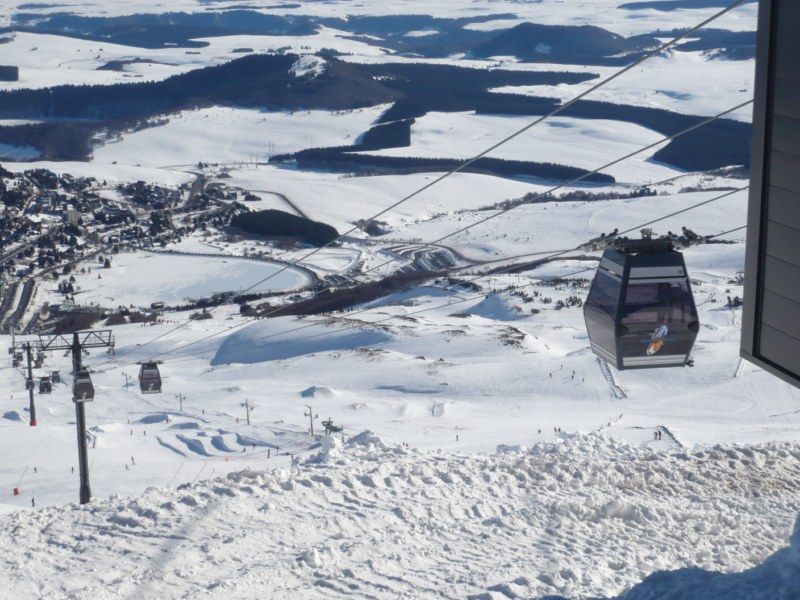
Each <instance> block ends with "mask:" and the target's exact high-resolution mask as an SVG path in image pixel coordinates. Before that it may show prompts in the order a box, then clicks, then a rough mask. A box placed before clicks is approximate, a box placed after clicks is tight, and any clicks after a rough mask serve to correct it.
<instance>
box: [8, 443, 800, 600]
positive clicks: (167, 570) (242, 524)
mask: <svg viewBox="0 0 800 600" xmlns="http://www.w3.org/2000/svg"><path fill="white" fill-rule="evenodd" d="M798 510H800V447H798V446H797V445H794V444H765V445H760V446H716V447H713V448H709V449H706V450H700V451H696V452H653V451H651V450H648V449H640V448H636V447H633V446H630V445H627V444H626V443H624V442H620V441H617V440H614V439H612V438H608V437H604V436H601V435H596V434H594V435H585V434H574V435H567V434H564V435H561V436H559V437H558V438H556V439H555V440H554V441H552V442H547V443H539V444H535V445H534V446H533V447H531V448H529V449H528V448H524V447H517V448H503V449H501V452H499V453H497V454H494V455H471V456H459V455H454V454H445V453H441V452H422V451H418V450H410V449H408V448H405V447H402V446H400V447H398V446H395V447H388V446H386V445H385V444H383V443H382V442H381V440H380V439H379V438H378V437H377V436H375V435H374V434H370V433H368V432H364V433H361V434H359V435H356V436H353V437H351V438H350V439H349V440H348V441H347V442H346V444H345V445H344V446H343V445H342V444H341V442H340V441H339V440H338V439H332V438H328V437H323V438H322V439H321V444H320V450H319V452H318V453H317V454H315V455H312V456H311V457H310V459H308V460H307V461H306V462H305V463H303V464H297V463H295V464H294V465H292V466H291V467H289V468H281V469H274V470H266V471H264V470H256V469H245V470H242V471H239V472H234V473H231V474H229V475H228V476H227V477H226V478H222V479H212V480H209V481H204V482H200V483H196V484H187V485H183V486H181V487H179V488H178V489H177V490H174V489H150V490H148V491H147V492H145V493H144V494H143V495H142V496H141V497H139V498H136V499H120V498H118V497H117V498H113V499H110V500H107V501H101V502H97V503H96V504H94V505H92V506H90V507H86V508H81V507H79V506H77V505H70V506H64V507H54V508H47V509H43V510H40V511H33V512H22V511H20V512H16V513H13V514H9V515H6V516H3V517H1V518H0V552H1V553H2V556H3V558H4V560H3V563H2V564H0V577H2V580H3V581H4V589H5V592H6V593H7V594H8V597H30V596H39V597H76V598H77V597H92V598H130V597H142V598H150V597H158V598H185V597H198V596H202V597H205V598H225V599H229V598H254V597H270V598H297V597H303V598H345V597H346V598H351V597H370V598H398V597H407V598H433V597H437V598H467V597H469V598H487V599H492V598H496V599H500V598H540V597H543V596H546V595H557V596H559V597H561V596H563V597H569V598H588V597H598V596H602V597H605V596H615V595H617V594H620V593H622V592H624V591H625V590H626V589H629V588H631V587H633V588H634V590H633V593H634V597H636V598H640V597H641V598H644V597H654V596H652V595H649V594H648V593H647V589H648V588H647V586H648V585H649V582H651V581H655V582H657V583H658V582H664V581H667V582H671V583H670V587H672V588H674V589H676V591H677V590H681V589H683V588H681V584H682V583H683V584H684V585H685V584H686V582H694V586H692V587H691V588H689V590H686V589H684V591H688V593H689V595H688V596H686V595H680V594H678V593H675V594H673V595H671V596H669V592H668V591H667V596H669V597H691V598H699V597H702V596H701V595H698V590H701V591H702V593H704V594H706V596H705V597H707V598H712V597H725V595H724V592H725V591H728V592H730V591H732V590H733V591H735V592H736V593H737V594H738V595H739V597H743V596H742V595H741V594H743V593H745V595H746V596H747V597H748V598H765V599H766V598H786V599H788V598H796V597H797V595H796V594H797V593H798V592H800V553H799V552H798V543H800V539H798V536H799V535H800V532H798V533H797V534H795V535H794V537H793V538H791V539H790V536H791V535H792V529H793V526H794V523H795V520H796V519H797V515H798ZM790 544H791V546H790ZM787 546H790V547H788V548H787ZM30 556H36V557H37V558H38V560H36V561H31V560H30ZM687 567H692V568H691V569H687ZM741 571H744V572H743V573H739V572H741ZM654 573H655V574H656V575H653V574H654ZM648 576H652V577H651V579H650V580H646V581H645V582H644V583H640V582H641V581H642V580H643V579H645V578H646V577H648ZM699 581H702V582H703V583H702V587H701V588H698V587H697V586H698V585H700V583H699ZM664 589H665V588H663V587H661V588H658V587H656V588H653V589H651V590H650V592H651V594H652V592H653V591H655V590H662V591H663V590H664ZM718 593H719V594H722V595H717V594H718ZM658 597H665V596H663V595H659V596H658Z"/></svg>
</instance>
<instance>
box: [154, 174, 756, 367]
mask: <svg viewBox="0 0 800 600" xmlns="http://www.w3.org/2000/svg"><path fill="white" fill-rule="evenodd" d="M747 188H748V186H744V187H741V188H738V189H736V190H731V191H728V192H725V193H724V194H720V195H717V196H715V197H713V198H710V199H708V200H704V201H702V202H698V203H696V204H693V205H691V206H688V207H685V208H682V209H679V210H676V211H672V212H670V213H668V214H665V215H662V216H660V217H657V218H655V219H651V220H649V221H647V222H645V223H640V224H638V225H635V226H633V227H630V228H628V229H625V230H623V231H620V232H618V233H616V234H614V235H613V236H610V237H609V238H607V239H608V241H610V240H613V239H616V238H618V237H621V236H623V235H626V234H628V233H631V232H634V231H637V230H639V229H642V228H644V227H647V226H648V225H653V224H654V223H658V222H660V221H665V220H667V219H670V218H672V217H675V216H677V215H680V214H683V213H686V212H689V211H691V210H694V209H696V208H700V207H703V206H706V205H708V204H711V203H712V202H716V201H719V200H722V199H724V198H727V197H729V196H731V195H733V194H735V193H738V192H741V191H744V190H746V189H747ZM745 227H746V226H745ZM745 227H738V228H736V229H732V230H729V231H724V232H722V233H717V234H714V235H710V236H706V237H705V239H714V238H717V237H721V236H723V235H727V234H729V233H733V232H736V231H739V230H741V229H744V228H745ZM582 247H583V244H581V245H579V246H576V247H575V248H572V249H570V250H563V251H559V252H555V253H553V254H551V255H549V256H545V257H543V258H542V259H540V260H542V261H550V260H552V259H554V258H558V257H560V256H563V255H565V254H569V253H570V252H575V251H579V250H581V249H582ZM514 268H516V265H510V266H509V267H506V268H505V269H501V270H499V271H495V272H493V273H484V274H479V275H476V276H474V277H472V278H471V279H467V280H465V283H471V282H473V281H477V280H478V279H484V278H487V277H492V276H497V275H503V274H506V273H508V271H510V270H512V269H514ZM591 270H594V267H588V268H586V269H581V270H579V271H575V272H574V273H567V274H566V275H563V277H571V276H574V275H577V274H580V273H584V272H586V271H591ZM528 285H533V284H527V285H525V286H522V287H527V286H528ZM517 289H519V288H517ZM488 295H489V294H482V295H478V296H475V297H473V298H467V299H463V300H457V301H454V302H452V303H447V304H444V305H440V307H442V308H445V307H447V306H450V305H452V304H459V303H461V302H466V301H469V300H471V299H475V298H485V297H487V296H488ZM433 308H436V307H432V308H430V309H426V310H433ZM370 310H372V308H363V309H361V310H358V311H355V312H354V313H351V315H350V317H352V316H355V315H358V314H361V313H365V312H368V311H370ZM413 314H416V313H413V312H412V313H407V314H406V315H395V316H392V317H390V318H391V319H393V318H398V317H400V316H409V315H413ZM387 320H388V319H387ZM381 322H383V321H375V322H374V323H381ZM319 325H320V323H319V322H314V323H308V324H305V325H301V326H299V327H295V328H292V329H288V330H286V331H278V332H275V333H271V334H269V335H266V336H260V337H255V338H252V340H250V341H254V342H255V341H262V340H266V339H270V338H274V337H278V336H282V335H288V334H290V333H294V332H295V331H300V330H302V329H308V328H310V327H316V326H319ZM345 329H349V327H348V328H345ZM340 330H341V329H337V330H335V331H327V332H322V333H320V334H315V335H313V336H308V337H304V338H299V339H297V340H292V341H293V342H297V341H303V340H306V339H311V338H314V337H319V336H321V335H330V334H333V333H336V331H340ZM227 331H230V329H229V330H227ZM219 333H221V332H218V333H217V334H215V335H218V334H219ZM208 337H211V336H208ZM215 352H216V350H213V351H208V352H201V353H199V354H194V355H192V354H182V355H179V356H177V357H175V358H174V359H167V360H166V361H165V362H183V361H184V360H188V359H190V358H192V357H200V356H204V355H206V354H209V353H215Z"/></svg>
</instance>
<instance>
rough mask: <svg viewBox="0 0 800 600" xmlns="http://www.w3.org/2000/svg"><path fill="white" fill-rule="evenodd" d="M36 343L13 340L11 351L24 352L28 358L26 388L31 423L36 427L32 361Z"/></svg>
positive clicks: (14, 352) (13, 352)
mask: <svg viewBox="0 0 800 600" xmlns="http://www.w3.org/2000/svg"><path fill="white" fill-rule="evenodd" d="M33 348H34V344H33V343H32V342H18V341H14V342H12V346H11V353H12V354H16V353H18V352H20V353H21V352H24V353H25V358H26V359H27V363H28V377H27V379H26V380H25V389H26V390H28V411H29V412H30V425H31V427H36V404H35V403H34V401H33V388H34V385H33V368H32V366H31V362H32V361H33V358H32V354H33Z"/></svg>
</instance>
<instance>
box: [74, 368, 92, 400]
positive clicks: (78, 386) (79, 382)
mask: <svg viewBox="0 0 800 600" xmlns="http://www.w3.org/2000/svg"><path fill="white" fill-rule="evenodd" d="M72 395H73V396H74V399H75V402H91V401H92V400H94V385H92V378H91V377H90V376H89V371H87V370H86V369H81V370H80V371H78V372H77V373H75V382H74V383H73V385H72Z"/></svg>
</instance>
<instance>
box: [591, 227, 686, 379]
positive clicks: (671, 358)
mask: <svg viewBox="0 0 800 600" xmlns="http://www.w3.org/2000/svg"><path fill="white" fill-rule="evenodd" d="M583 315H584V318H585V320H586V329H587V331H588V333H589V341H590V343H591V347H592V351H593V352H594V353H595V354H596V355H597V356H599V357H600V358H602V359H603V360H605V361H606V362H608V363H609V364H611V365H613V366H614V367H616V368H617V369H620V370H622V369H646V368H653V367H682V366H685V365H687V364H689V361H690V354H691V351H692V347H693V346H694V342H695V339H696V338H697V332H698V331H699V329H700V323H699V320H698V317H697V307H696V306H695V303H694V298H693V296H692V289H691V282H690V281H689V277H688V275H687V272H686V264H685V262H684V260H683V255H682V254H681V253H680V252H677V251H676V250H675V249H674V248H673V246H672V244H671V242H669V241H668V240H650V239H643V240H620V241H618V242H617V243H616V244H615V247H613V248H609V249H607V250H606V251H605V252H604V253H603V257H602V259H601V260H600V264H599V266H598V268H597V273H596V274H595V278H594V281H593V282H592V287H591V289H590V290H589V296H588V297H587V299H586V302H585V304H584V307H583Z"/></svg>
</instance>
